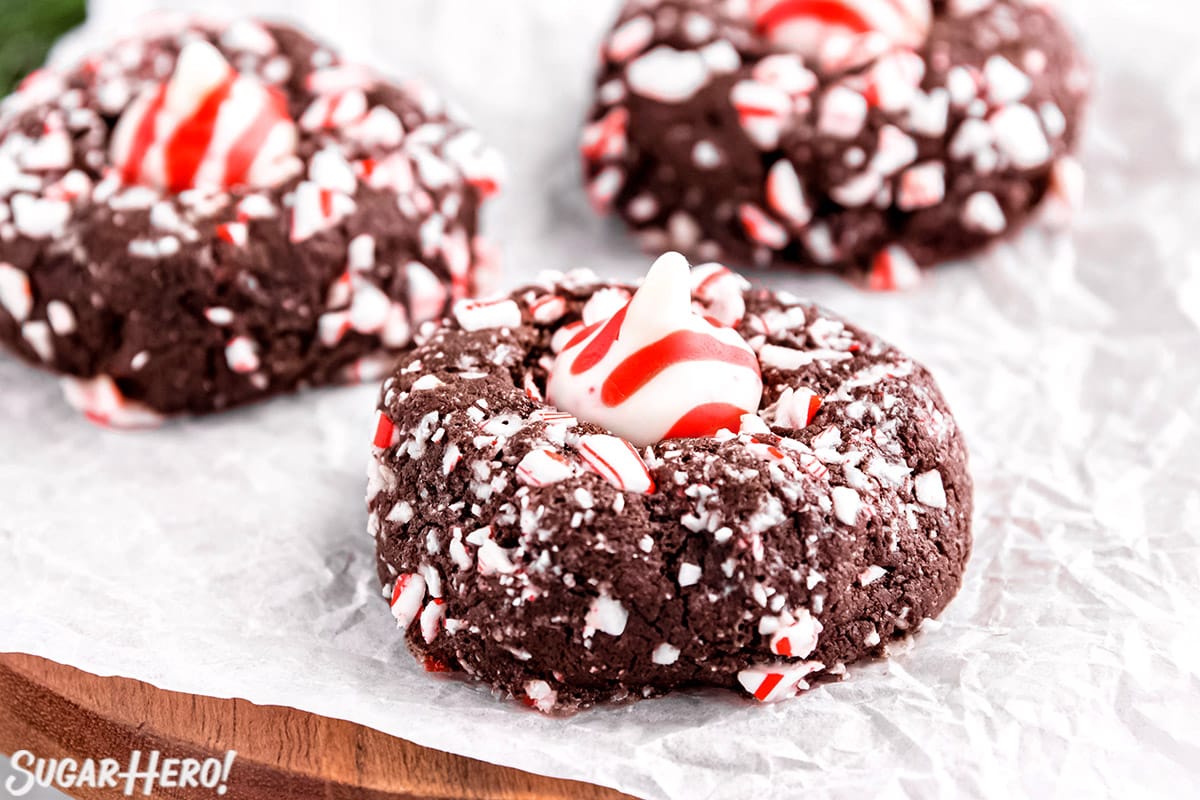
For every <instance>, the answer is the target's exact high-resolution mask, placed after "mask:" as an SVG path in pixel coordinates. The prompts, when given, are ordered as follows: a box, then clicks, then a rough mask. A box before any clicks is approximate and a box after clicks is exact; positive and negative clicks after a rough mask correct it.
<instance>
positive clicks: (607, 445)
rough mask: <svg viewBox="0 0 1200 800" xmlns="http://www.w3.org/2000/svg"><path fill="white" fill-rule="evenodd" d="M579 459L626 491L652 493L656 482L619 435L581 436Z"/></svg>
mask: <svg viewBox="0 0 1200 800" xmlns="http://www.w3.org/2000/svg"><path fill="white" fill-rule="evenodd" d="M578 449H579V456H580V457H581V458H582V459H583V462H584V463H585V464H586V465H587V466H588V468H589V469H591V470H592V471H593V472H595V473H596V474H598V475H600V477H602V478H604V479H605V480H606V481H608V482H609V483H611V484H612V485H613V486H615V487H617V488H618V489H620V490H621V491H624V492H640V493H642V494H652V493H653V492H654V479H653V478H652V477H651V476H650V470H649V469H647V467H646V462H645V461H643V460H642V457H641V456H640V455H638V451H637V450H635V449H634V447H633V445H631V444H630V443H629V442H627V441H625V440H624V439H622V438H620V437H618V436H608V435H607V434H601V433H593V434H589V435H587V436H581V437H579V444H578Z"/></svg>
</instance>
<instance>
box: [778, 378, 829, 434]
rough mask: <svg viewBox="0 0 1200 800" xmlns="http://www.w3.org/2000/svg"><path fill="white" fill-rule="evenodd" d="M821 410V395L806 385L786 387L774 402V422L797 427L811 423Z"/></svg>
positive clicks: (788, 426)
mask: <svg viewBox="0 0 1200 800" xmlns="http://www.w3.org/2000/svg"><path fill="white" fill-rule="evenodd" d="M820 410H821V396H820V395H818V394H817V393H816V392H814V391H813V390H812V389H809V388H807V387H801V388H799V389H793V388H792V387H790V386H789V387H788V388H786V389H784V390H783V393H782V394H781V395H779V400H778V401H777V402H776V403H775V424H776V425H781V426H783V427H787V428H793V429H799V428H804V427H807V426H808V425H809V424H811V423H812V421H813V417H815V416H816V415H817V412H818V411H820Z"/></svg>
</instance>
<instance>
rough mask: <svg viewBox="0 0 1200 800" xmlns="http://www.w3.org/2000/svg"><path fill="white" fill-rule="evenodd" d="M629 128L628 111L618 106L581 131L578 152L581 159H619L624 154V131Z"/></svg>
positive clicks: (625, 140)
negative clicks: (580, 153) (581, 156)
mask: <svg viewBox="0 0 1200 800" xmlns="http://www.w3.org/2000/svg"><path fill="white" fill-rule="evenodd" d="M628 127H629V110H628V109H626V108H625V107H624V106H618V107H617V108H614V109H613V110H612V111H609V112H608V113H607V114H605V115H604V116H603V117H601V118H600V119H598V120H596V121H595V122H593V123H592V124H591V125H588V126H587V127H586V128H584V129H583V141H582V143H581V145H580V150H581V152H582V153H583V157H584V158H585V159H586V160H587V161H589V162H591V161H599V160H600V159H603V158H620V157H621V156H623V155H624V154H625V147H626V144H627V141H628V140H627V138H626V131H627V130H628Z"/></svg>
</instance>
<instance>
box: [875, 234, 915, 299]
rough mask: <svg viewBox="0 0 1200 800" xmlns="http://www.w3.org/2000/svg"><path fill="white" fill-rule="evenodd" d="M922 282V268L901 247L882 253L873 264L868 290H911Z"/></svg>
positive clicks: (896, 246) (897, 246)
mask: <svg viewBox="0 0 1200 800" xmlns="http://www.w3.org/2000/svg"><path fill="white" fill-rule="evenodd" d="M920 282H921V268H920V267H918V266H917V262H916V261H914V260H913V258H912V256H910V255H909V254H908V251H907V250H905V249H904V248H903V247H901V246H899V245H892V246H891V247H889V248H887V249H886V250H882V251H880V253H879V254H878V255H877V256H875V260H874V261H872V262H871V272H870V274H869V275H868V276H867V288H868V289H871V290H872V291H876V292H891V291H896V290H899V289H911V288H913V287H914V286H916V285H917V284H919V283H920Z"/></svg>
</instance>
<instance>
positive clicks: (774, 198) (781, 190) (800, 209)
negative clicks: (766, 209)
mask: <svg viewBox="0 0 1200 800" xmlns="http://www.w3.org/2000/svg"><path fill="white" fill-rule="evenodd" d="M767 205H769V206H770V207H771V210H772V211H774V212H775V213H776V214H778V215H779V216H780V218H782V219H783V220H785V221H786V222H788V223H789V224H791V225H792V226H793V227H795V228H803V227H804V226H805V225H807V224H808V223H809V222H811V221H812V216H813V212H812V207H811V206H810V205H809V204H808V200H807V199H806V198H805V196H804V189H803V187H801V185H800V176H799V175H798V174H796V168H795V167H794V166H793V165H792V162H791V161H789V160H788V159H786V158H781V159H779V160H778V161H776V162H775V163H774V164H773V165H772V166H771V169H770V170H769V171H768V172H767Z"/></svg>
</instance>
